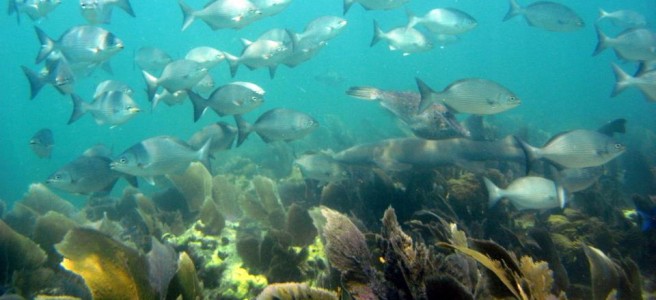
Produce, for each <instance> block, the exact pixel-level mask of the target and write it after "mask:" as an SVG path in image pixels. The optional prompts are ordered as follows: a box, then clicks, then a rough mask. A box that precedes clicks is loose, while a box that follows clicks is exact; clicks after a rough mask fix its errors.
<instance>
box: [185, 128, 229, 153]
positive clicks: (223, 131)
mask: <svg viewBox="0 0 656 300" xmlns="http://www.w3.org/2000/svg"><path fill="white" fill-rule="evenodd" d="M236 137H237V128H236V127H234V126H232V125H229V124H228V123H225V122H216V123H212V124H210V125H207V126H205V127H203V129H201V130H199V131H197V132H196V133H194V135H192V136H191V138H189V141H187V142H188V143H189V146H191V147H192V148H194V149H200V148H201V147H203V145H205V143H206V142H207V141H208V140H211V142H210V149H209V152H210V153H214V152H217V151H221V150H228V149H230V148H231V147H232V144H233V143H234V141H235V138H236Z"/></svg>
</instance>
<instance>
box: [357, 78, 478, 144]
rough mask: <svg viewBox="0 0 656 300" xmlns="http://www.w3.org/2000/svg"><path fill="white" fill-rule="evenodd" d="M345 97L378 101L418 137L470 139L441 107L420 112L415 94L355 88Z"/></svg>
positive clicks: (467, 133)
mask: <svg viewBox="0 0 656 300" xmlns="http://www.w3.org/2000/svg"><path fill="white" fill-rule="evenodd" d="M346 94H347V95H349V96H352V97H355V98H359V99H364V100H369V101H379V102H380V105H381V106H382V107H384V108H385V109H387V110H389V111H390V112H392V113H393V114H394V115H395V116H396V117H398V118H399V119H400V120H401V121H403V123H405V125H406V126H408V127H409V128H410V129H411V130H412V132H413V133H414V134H415V135H416V136H417V137H421V138H426V139H432V140H437V139H444V138H452V137H463V136H464V137H469V135H470V134H469V131H468V130H467V129H466V128H464V127H463V126H462V125H461V124H460V123H459V122H458V120H457V119H456V118H455V116H454V115H453V114H452V113H451V112H449V110H448V109H447V108H446V107H445V106H444V105H442V104H439V103H433V104H432V105H431V106H429V107H428V108H427V109H426V110H424V111H423V112H419V102H420V101H421V96H420V95H419V93H416V92H400V91H387V90H381V89H378V88H375V87H364V86H356V87H350V88H349V89H348V90H347V91H346Z"/></svg>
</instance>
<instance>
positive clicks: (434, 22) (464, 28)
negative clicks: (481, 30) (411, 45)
mask: <svg viewBox="0 0 656 300" xmlns="http://www.w3.org/2000/svg"><path fill="white" fill-rule="evenodd" d="M406 15H407V16H408V25H406V28H413V27H415V26H417V25H422V26H424V27H426V29H428V30H429V31H430V32H432V33H435V34H442V35H457V34H463V33H465V32H468V31H470V30H472V29H474V28H475V27H476V26H477V25H478V22H476V19H474V17H472V16H470V15H469V14H467V13H466V12H464V11H461V10H458V9H455V8H435V9H432V10H430V11H429V12H428V13H426V15H424V16H423V17H417V16H415V15H414V14H413V13H412V12H411V11H410V10H409V9H406Z"/></svg>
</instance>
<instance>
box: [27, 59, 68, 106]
mask: <svg viewBox="0 0 656 300" xmlns="http://www.w3.org/2000/svg"><path fill="white" fill-rule="evenodd" d="M21 68H22V69H23V73H25V77H27V80H28V82H29V83H30V99H34V98H35V97H36V95H38V94H39V91H41V89H42V88H43V86H45V85H46V84H51V85H52V86H53V87H54V88H55V89H57V91H58V92H59V93H61V94H71V93H73V90H74V89H75V76H74V74H73V71H72V70H71V69H70V67H69V66H68V64H67V63H66V62H64V60H56V61H49V62H48V63H46V66H45V68H44V69H43V70H42V71H41V72H40V73H36V72H34V71H32V70H31V69H29V68H28V67H26V66H21Z"/></svg>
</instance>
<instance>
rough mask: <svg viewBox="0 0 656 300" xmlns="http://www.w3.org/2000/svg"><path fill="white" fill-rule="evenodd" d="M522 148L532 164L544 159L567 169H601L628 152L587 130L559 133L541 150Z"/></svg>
mask: <svg viewBox="0 0 656 300" xmlns="http://www.w3.org/2000/svg"><path fill="white" fill-rule="evenodd" d="M522 145H523V147H524V149H525V150H526V153H527V155H528V157H529V159H530V160H531V161H533V160H537V159H541V158H544V159H546V160H548V161H550V162H553V163H555V164H557V165H559V166H561V167H564V168H587V167H596V166H601V165H603V164H605V163H607V162H609V161H611V160H613V159H614V158H616V157H617V156H619V155H620V154H622V153H624V151H625V150H626V148H625V147H624V145H622V144H620V143H618V142H617V141H615V140H614V139H613V138H611V137H610V136H608V135H605V134H603V133H600V132H597V131H592V130H584V129H577V130H572V131H567V132H563V133H559V134H557V135H555V136H553V137H552V138H551V139H550V140H549V141H547V143H545V145H544V146H542V147H541V148H536V147H533V146H531V145H529V144H527V143H525V142H523V141H522Z"/></svg>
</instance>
